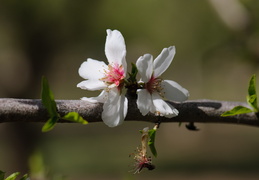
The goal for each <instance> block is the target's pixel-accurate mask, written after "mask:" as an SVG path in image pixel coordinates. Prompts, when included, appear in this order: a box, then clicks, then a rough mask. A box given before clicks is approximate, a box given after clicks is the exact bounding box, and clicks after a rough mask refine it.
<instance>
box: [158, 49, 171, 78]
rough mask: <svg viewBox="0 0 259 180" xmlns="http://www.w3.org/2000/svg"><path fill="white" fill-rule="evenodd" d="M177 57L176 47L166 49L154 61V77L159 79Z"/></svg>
mask: <svg viewBox="0 0 259 180" xmlns="http://www.w3.org/2000/svg"><path fill="white" fill-rule="evenodd" d="M174 55H175V47H174V46H170V47H169V48H164V49H163V50H162V52H161V53H160V54H159V55H158V56H157V58H156V59H155V60H154V77H159V76H161V74H163V73H164V72H165V70H166V69H167V68H168V67H169V66H170V64H171V62H172V60H173V58H174Z"/></svg>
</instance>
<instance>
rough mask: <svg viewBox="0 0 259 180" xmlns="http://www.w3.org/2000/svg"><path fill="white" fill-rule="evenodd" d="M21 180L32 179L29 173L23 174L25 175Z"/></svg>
mask: <svg viewBox="0 0 259 180" xmlns="http://www.w3.org/2000/svg"><path fill="white" fill-rule="evenodd" d="M20 180H30V178H29V176H28V174H25V175H23V177H22V178H21V179H20Z"/></svg>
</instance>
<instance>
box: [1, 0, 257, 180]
mask: <svg viewBox="0 0 259 180" xmlns="http://www.w3.org/2000/svg"><path fill="white" fill-rule="evenodd" d="M258 11H259V1H254V0H228V1H225V0H196V1H176V0H131V1H124V0H121V1H119V0H99V1H83V0H81V1H80V0H78V1H69V0H45V1H33V0H23V1H19V0H0V97H1V98H7V97H14V98H40V81H41V76H42V75H45V76H46V77H47V78H48V80H49V83H50V87H51V89H52V91H53V92H54V95H55V98H56V99H80V98H81V97H84V96H88V97H90V96H95V95H97V93H96V92H89V91H84V90H81V89H79V88H76V85H77V83H79V82H80V81H82V78H80V77H79V75H78V72H77V71H78V68H79V66H80V65H81V63H82V62H83V61H85V60H86V59H87V58H89V57H91V58H94V59H98V60H105V61H106V57H105V54H104V43H105V38H106V29H118V30H120V31H121V32H122V34H123V36H124V38H125V41H126V46H127V61H128V62H129V63H130V62H136V60H137V58H138V57H139V56H141V55H143V54H145V53H151V54H153V56H154V57H156V56H157V55H158V54H159V53H160V52H161V50H162V49H163V48H164V47H168V46H171V45H175V46H176V51H177V53H176V56H175V58H174V61H173V63H172V65H171V66H170V67H169V69H168V70H167V72H166V73H164V74H163V78H165V79H173V80H175V81H176V82H178V83H180V84H181V85H182V86H183V87H185V88H187V89H188V90H189V91H190V94H191V96H190V99H205V98H206V99H215V100H227V101H245V97H246V94H247V86H248V81H249V79H250V77H251V76H252V74H256V75H258V74H259V68H258V67H259V13H258ZM257 84H259V82H258V83H257ZM146 126H150V127H152V126H153V125H152V124H149V123H141V122H125V123H124V124H123V125H121V126H119V127H116V128H108V127H107V126H105V125H104V124H103V123H95V124H90V125H87V126H83V125H78V124H59V125H57V126H56V127H55V129H54V130H52V131H51V132H48V133H41V127H42V124H36V123H35V124H34V123H31V124H22V123H20V124H19V123H16V124H11V123H10V124H1V125H0V170H3V171H6V172H7V174H10V173H12V172H15V171H20V172H22V173H27V172H31V175H32V176H33V177H34V179H40V178H41V177H42V178H41V179H44V178H43V177H44V176H45V177H46V174H47V175H48V176H49V177H52V178H51V179H56V180H58V179H60V180H61V179H69V180H70V179H72V180H74V179H77V180H81V179H82V180H85V179H96V180H98V179H123V180H135V179H136V180H137V179H149V180H152V179H164V180H167V179H183V180H185V179H199V180H200V179H212V180H213V179H228V180H229V179H258V178H259V153H258V152H259V138H258V137H259V129H258V128H255V127H248V126H238V125H225V124H197V126H198V127H199V128H200V129H201V131H198V132H190V131H188V130H186V128H185V127H184V125H182V126H181V127H178V124H162V125H161V128H160V129H159V132H158V135H157V140H156V145H157V150H158V157H157V158H154V159H153V162H154V164H155V165H156V169H155V170H154V171H150V172H149V171H147V170H145V171H143V172H142V173H141V174H139V175H132V173H129V172H128V171H129V170H130V169H131V168H132V167H131V165H132V163H133V159H132V158H130V157H129V154H131V153H133V152H134V150H135V149H136V147H137V146H139V145H140V134H139V132H138V130H140V129H143V128H144V127H146ZM36 177H38V178H36Z"/></svg>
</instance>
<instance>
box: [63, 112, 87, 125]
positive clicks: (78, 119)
mask: <svg viewBox="0 0 259 180" xmlns="http://www.w3.org/2000/svg"><path fill="white" fill-rule="evenodd" d="M61 119H65V120H68V121H73V122H77V123H81V124H88V122H87V121H86V120H84V118H83V117H82V116H80V115H79V114H78V113H77V112H69V113H67V114H66V115H65V116H63V117H62V118H61Z"/></svg>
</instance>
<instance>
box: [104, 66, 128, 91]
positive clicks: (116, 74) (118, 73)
mask: <svg viewBox="0 0 259 180" xmlns="http://www.w3.org/2000/svg"><path fill="white" fill-rule="evenodd" d="M124 78H125V76H124V68H123V67H122V66H121V65H118V64H112V65H111V64H110V65H108V70H107V71H105V77H104V78H102V79H101V80H102V81H104V82H105V83H106V84H107V85H112V84H115V86H117V87H118V86H119V85H120V84H121V83H122V81H123V79H124Z"/></svg>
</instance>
